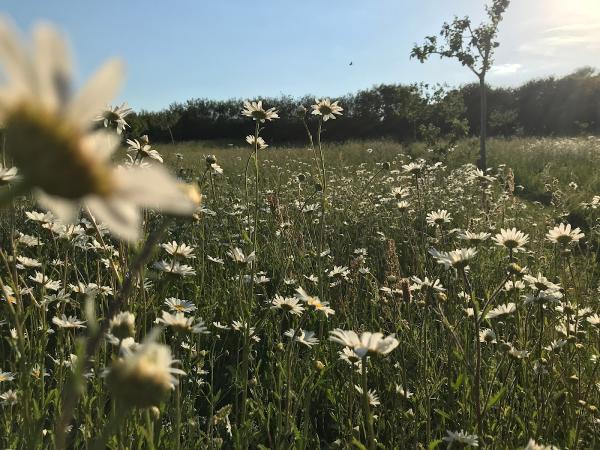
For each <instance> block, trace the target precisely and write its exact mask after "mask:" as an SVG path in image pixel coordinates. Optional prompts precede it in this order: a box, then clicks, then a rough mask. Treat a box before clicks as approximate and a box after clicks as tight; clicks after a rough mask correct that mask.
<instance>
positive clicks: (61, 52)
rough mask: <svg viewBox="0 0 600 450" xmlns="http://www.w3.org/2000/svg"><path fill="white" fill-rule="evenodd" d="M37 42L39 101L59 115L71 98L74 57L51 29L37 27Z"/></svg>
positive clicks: (59, 36)
mask: <svg viewBox="0 0 600 450" xmlns="http://www.w3.org/2000/svg"><path fill="white" fill-rule="evenodd" d="M34 40H35V68H36V79H37V86H38V95H39V100H40V101H41V102H42V104H43V105H44V106H45V107H46V108H48V110H50V111H52V112H57V111H58V110H59V108H61V107H62V106H64V105H65V104H66V103H67V101H68V99H69V96H70V94H71V92H70V87H71V72H72V65H71V56H70V53H69V50H68V48H67V45H66V43H65V40H64V39H63V38H62V36H61V35H60V34H59V32H58V31H57V30H56V29H55V28H54V27H53V26H51V25H48V24H40V25H38V26H37V27H36V28H35V30H34Z"/></svg>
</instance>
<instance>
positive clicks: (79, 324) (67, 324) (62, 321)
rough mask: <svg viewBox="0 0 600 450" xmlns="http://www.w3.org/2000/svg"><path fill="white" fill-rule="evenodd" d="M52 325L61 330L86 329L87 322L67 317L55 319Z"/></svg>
mask: <svg viewBox="0 0 600 450" xmlns="http://www.w3.org/2000/svg"><path fill="white" fill-rule="evenodd" d="M52 323H53V324H54V325H56V326H58V327H60V328H85V325H84V324H85V320H79V319H78V318H77V317H73V316H69V317H67V316H65V315H64V314H63V315H62V317H53V318H52Z"/></svg>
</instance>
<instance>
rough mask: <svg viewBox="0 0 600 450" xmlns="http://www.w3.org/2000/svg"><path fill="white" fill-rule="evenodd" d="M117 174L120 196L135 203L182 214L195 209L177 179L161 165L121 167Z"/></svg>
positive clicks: (189, 212)
mask: <svg viewBox="0 0 600 450" xmlns="http://www.w3.org/2000/svg"><path fill="white" fill-rule="evenodd" d="M117 175H118V183H120V186H119V192H120V196H122V197H123V198H128V199H130V200H131V201H132V202H134V203H136V204H137V205H140V206H144V207H148V208H152V209H158V210H162V211H164V212H170V213H173V214H183V215H185V214H191V213H193V212H194V211H195V209H196V205H195V204H194V203H193V202H192V201H191V200H190V199H189V198H188V197H187V196H186V195H185V193H184V192H183V191H182V190H181V189H180V188H179V187H178V183H177V181H175V179H174V178H173V177H172V176H171V175H169V173H168V172H167V171H166V170H165V169H163V168H161V167H157V166H152V167H148V168H144V169H142V168H132V169H121V170H119V171H118V173H117Z"/></svg>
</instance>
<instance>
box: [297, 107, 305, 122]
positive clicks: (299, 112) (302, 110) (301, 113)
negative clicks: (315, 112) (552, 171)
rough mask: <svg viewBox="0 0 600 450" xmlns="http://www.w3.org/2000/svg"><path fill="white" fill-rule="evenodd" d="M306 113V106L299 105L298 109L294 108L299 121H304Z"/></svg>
mask: <svg viewBox="0 0 600 450" xmlns="http://www.w3.org/2000/svg"><path fill="white" fill-rule="evenodd" d="M306 111H307V109H306V106H304V105H300V106H298V108H296V116H297V117H298V118H299V119H304V116H305V115H306Z"/></svg>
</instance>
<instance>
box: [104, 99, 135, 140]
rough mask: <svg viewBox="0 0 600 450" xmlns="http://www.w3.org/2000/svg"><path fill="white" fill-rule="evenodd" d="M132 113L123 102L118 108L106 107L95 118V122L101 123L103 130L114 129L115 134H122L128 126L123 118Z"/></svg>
mask: <svg viewBox="0 0 600 450" xmlns="http://www.w3.org/2000/svg"><path fill="white" fill-rule="evenodd" d="M132 112H133V110H132V109H131V108H130V107H129V106H127V103H125V102H124V103H121V105H119V106H110V105H108V106H107V107H106V109H105V110H104V111H102V113H101V114H99V115H98V116H96V118H95V120H96V121H99V122H102V123H103V124H104V127H105V128H108V127H115V129H116V130H117V133H118V134H122V133H123V131H124V130H125V127H129V124H128V123H127V122H126V121H125V117H127V116H128V115H129V114H131V113H132Z"/></svg>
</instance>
